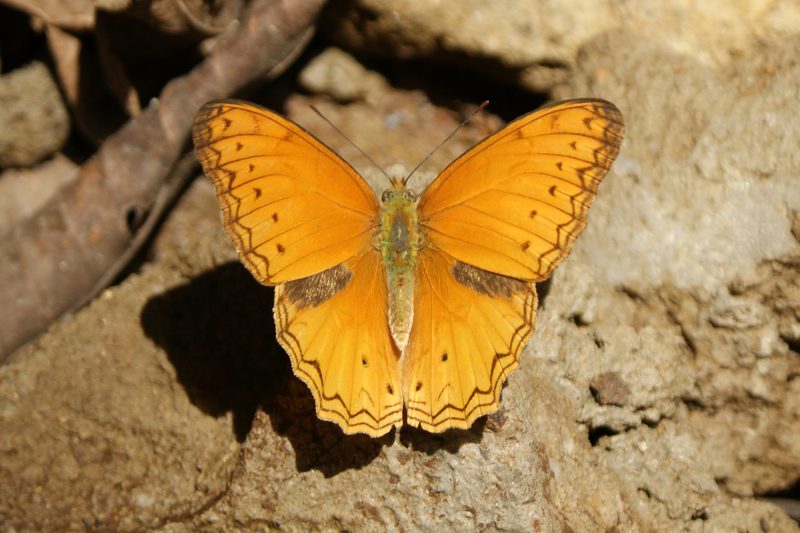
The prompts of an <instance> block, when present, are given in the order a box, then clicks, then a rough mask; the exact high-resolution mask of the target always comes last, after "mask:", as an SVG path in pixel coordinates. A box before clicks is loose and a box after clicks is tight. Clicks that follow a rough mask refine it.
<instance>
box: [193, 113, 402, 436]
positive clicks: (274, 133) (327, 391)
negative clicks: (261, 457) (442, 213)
mask: <svg viewBox="0 0 800 533" xmlns="http://www.w3.org/2000/svg"><path fill="white" fill-rule="evenodd" d="M192 134H193V137H194V143H195V150H196V152H197V156H198V159H199V160H200V162H201V164H202V165H203V169H204V170H205V173H206V174H207V175H208V176H209V177H210V178H211V180H212V181H213V182H214V186H215V188H216V191H217V197H218V199H219V202H220V204H221V206H222V212H223V215H224V223H225V228H226V229H227V230H228V233H229V234H230V235H231V237H232V238H233V241H234V243H235V244H236V247H237V249H238V250H239V255H240V257H241V259H242V262H243V263H244V264H245V265H246V266H247V268H248V269H249V270H250V271H251V272H252V273H253V275H254V276H255V278H256V279H258V280H259V281H260V282H261V283H264V284H267V285H278V286H277V288H276V289H275V307H274V314H275V327H276V332H277V335H278V341H279V342H280V344H281V345H282V346H283V348H284V349H285V350H286V351H287V352H288V353H289V357H290V359H291V362H292V368H293V370H294V373H295V375H297V376H298V377H299V378H300V379H301V380H303V381H304V382H305V383H306V385H308V387H309V389H311V392H312V395H313V396H314V401H315V403H316V408H317V414H318V416H319V417H320V418H322V419H324V420H330V421H333V422H335V423H337V424H338V425H339V426H341V427H342V429H343V430H344V431H345V432H346V433H357V432H362V433H367V434H370V435H372V436H379V435H382V434H384V433H386V432H387V431H389V429H391V428H392V427H393V426H395V425H399V424H401V423H402V396H401V395H402V391H401V390H400V381H399V378H398V374H397V358H398V354H397V351H396V349H395V347H394V344H393V343H392V340H391V337H390V333H389V326H388V323H387V320H386V316H387V308H388V303H387V301H388V298H387V289H386V281H385V278H384V272H383V267H382V266H381V263H380V256H379V254H378V253H377V252H376V251H375V250H374V249H373V248H372V246H371V239H372V234H373V233H374V232H375V231H376V224H377V220H378V203H377V199H376V198H375V195H374V194H373V192H372V190H371V189H370V188H369V186H367V184H366V183H365V182H364V181H363V180H362V179H361V177H360V176H359V175H358V174H357V173H356V172H355V171H354V170H353V169H352V168H351V167H350V166H349V165H348V164H347V163H345V162H344V161H343V160H342V159H341V158H340V157H339V156H337V155H336V154H334V153H333V152H332V151H331V150H330V149H328V148H327V147H326V146H324V145H323V144H322V143H321V142H319V141H318V140H316V139H315V138H314V137H312V136H311V135H310V134H308V133H307V132H305V131H304V130H303V129H302V128H300V127H299V126H297V125H296V124H294V123H292V122H289V121H288V120H286V119H284V118H283V117H281V116H279V115H276V114H275V113H272V112H270V111H268V110H266V109H263V108H260V107H258V106H255V105H252V104H248V103H245V102H237V101H217V102H210V103H208V104H206V105H205V106H204V107H202V108H201V109H200V111H199V112H198V114H197V116H196V118H195V123H194V128H193V131H192Z"/></svg>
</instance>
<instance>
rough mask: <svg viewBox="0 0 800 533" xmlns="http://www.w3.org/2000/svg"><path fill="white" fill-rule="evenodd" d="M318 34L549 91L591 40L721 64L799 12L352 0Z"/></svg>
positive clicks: (645, 4)
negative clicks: (642, 41)
mask: <svg viewBox="0 0 800 533" xmlns="http://www.w3.org/2000/svg"><path fill="white" fill-rule="evenodd" d="M331 15H332V16H331V19H330V20H331V22H330V23H328V24H323V25H322V28H321V29H322V30H323V31H324V32H325V33H326V34H328V35H329V36H331V37H332V38H333V39H334V40H335V41H336V42H337V43H339V45H340V46H341V47H342V48H345V49H347V50H355V51H357V52H358V53H359V54H364V55H367V56H370V57H381V58H386V57H390V58H398V57H399V58H405V59H410V58H425V59H431V60H434V61H437V62H441V63H444V64H446V65H448V66H452V65H459V66H461V67H463V68H465V69H468V70H472V69H474V70H475V71H477V72H478V73H480V76H481V77H487V76H489V77H494V78H497V79H500V80H504V81H510V82H514V83H518V84H520V85H522V86H524V87H526V88H528V89H531V90H533V91H548V90H551V89H552V88H553V87H554V86H556V85H558V84H560V83H563V82H565V81H566V80H568V77H569V76H570V74H571V71H572V70H573V69H574V67H575V63H576V58H577V54H578V51H579V50H580V49H581V47H582V46H584V45H585V44H586V43H588V42H590V41H591V40H592V39H594V38H595V37H597V36H600V35H603V34H607V33H615V32H620V31H632V32H634V33H638V34H640V35H642V36H648V38H650V39H652V40H654V41H657V42H659V43H661V44H662V45H663V47H664V48H665V49H668V50H671V51H674V52H676V53H678V54H683V55H687V56H692V57H694V58H697V59H698V60H699V61H700V62H701V63H703V64H710V65H722V64H726V63H728V62H730V61H732V60H736V59H737V58H738V57H739V55H740V54H741V53H742V52H744V51H746V50H749V49H751V48H753V47H755V46H758V43H759V42H760V41H761V39H762V36H764V35H769V36H771V37H772V38H774V39H775V40H776V41H777V40H780V39H781V38H783V37H786V36H791V35H796V34H797V28H799V27H800V8H798V6H797V4H795V3H793V2H778V3H777V4H774V5H773V4H770V5H769V7H766V6H762V5H760V4H754V3H752V2H735V3H727V4H719V3H718V2H701V3H699V4H698V3H691V4H674V3H661V2H659V3H655V4H654V3H653V2H649V1H647V0H637V1H633V2H626V4H625V6H624V8H621V7H619V6H615V5H614V4H608V3H598V2H593V1H588V0H582V1H578V2H569V3H554V2H545V1H533V2H532V1H529V0H506V1H504V2H501V3H493V4H491V6H490V5H487V4H486V3H485V2H483V1H481V0H468V1H462V2H457V3H453V2H425V1H403V0H349V1H348V2H340V3H338V4H337V8H336V9H334V10H331Z"/></svg>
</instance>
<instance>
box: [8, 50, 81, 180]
mask: <svg viewBox="0 0 800 533" xmlns="http://www.w3.org/2000/svg"><path fill="white" fill-rule="evenodd" d="M68 134H69V114H68V113H67V110H66V107H65V106H64V102H63V101H62V100H61V95H60V94H59V92H58V87H56V84H55V82H54V81H53V77H52V76H51V75H50V71H48V70H47V67H46V66H45V65H44V64H43V63H40V62H38V61H37V62H33V63H30V64H29V65H27V66H25V67H21V68H18V69H16V70H14V71H12V72H9V73H8V74H4V75H3V76H0V167H24V166H31V165H34V164H36V163H38V162H39V161H41V160H42V159H44V158H46V157H48V156H51V155H53V154H54V153H55V152H56V151H57V150H58V149H60V148H61V146H62V145H63V144H64V142H65V141H66V139H67V135H68Z"/></svg>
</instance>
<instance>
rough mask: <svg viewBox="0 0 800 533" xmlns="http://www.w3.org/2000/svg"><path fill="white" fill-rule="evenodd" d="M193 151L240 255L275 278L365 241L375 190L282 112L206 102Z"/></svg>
mask: <svg viewBox="0 0 800 533" xmlns="http://www.w3.org/2000/svg"><path fill="white" fill-rule="evenodd" d="M192 136H193V138H194V145H195V151H196V153H197V157H198V159H199V160H200V163H201V164H202V166H203V170H204V171H205V173H206V174H207V175H208V176H209V177H210V178H211V180H212V181H213V183H214V187H215V189H216V191H217V197H218V198H219V202H220V205H221V206H222V212H223V218H224V223H225V228H226V229H227V230H228V233H229V234H230V235H231V237H232V238H233V241H234V243H235V244H236V248H237V249H238V251H239V255H240V257H241V259H242V262H243V263H244V264H245V266H247V268H248V269H249V270H250V272H252V273H253V275H254V276H255V277H256V279H258V280H259V281H260V282H261V283H264V284H267V285H275V284H278V283H282V282H284V281H288V280H292V279H298V278H302V277H305V276H310V275H312V274H316V273H318V272H321V271H323V270H325V269H327V268H331V267H333V266H335V265H338V264H340V263H342V262H343V261H345V260H346V259H348V258H351V257H353V256H354V255H355V254H356V253H358V252H359V251H360V250H361V249H362V248H363V247H364V245H365V243H367V242H368V241H369V239H370V238H371V234H372V232H373V230H374V228H375V225H376V223H377V217H378V201H377V198H376V197H375V194H374V193H373V192H372V190H371V189H370V188H369V186H368V185H367V184H366V183H365V182H364V180H363V179H362V178H361V177H360V176H359V175H358V174H357V173H356V171H355V170H353V168H352V167H351V166H350V165H348V164H347V163H346V162H345V161H344V160H343V159H342V158H340V157H339V156H338V155H336V154H335V153H333V152H332V151H331V150H330V149H329V148H327V147H326V146H325V145H324V144H322V143H321V142H320V141H318V140H316V139H315V138H314V137H313V136H311V135H310V134H309V133H307V132H306V131H304V130H303V129H302V128H300V127H299V126H297V125H296V124H294V123H293V122H290V121H288V120H286V119H285V118H283V117H281V116H280V115H277V114H276V113H273V112H271V111H268V110H267V109H264V108H261V107H259V106H256V105H254V104H249V103H245V102H239V101H235V100H222V101H214V102H209V103H207V104H206V105H204V106H203V107H202V108H201V109H200V111H198V113H197V115H196V117H195V121H194V126H193V129H192Z"/></svg>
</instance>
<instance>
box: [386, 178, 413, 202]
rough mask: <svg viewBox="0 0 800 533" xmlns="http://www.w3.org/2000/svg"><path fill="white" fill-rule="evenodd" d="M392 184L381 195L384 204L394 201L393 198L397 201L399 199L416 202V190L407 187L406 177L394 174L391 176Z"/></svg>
mask: <svg viewBox="0 0 800 533" xmlns="http://www.w3.org/2000/svg"><path fill="white" fill-rule="evenodd" d="M389 180H390V182H391V185H390V186H389V188H388V189H386V190H385V191H383V194H382V195H381V202H383V203H384V204H386V203H389V202H392V201H393V200H394V201H396V200H398V199H401V200H403V201H404V202H416V201H417V195H416V194H415V193H414V191H412V190H410V189H409V188H408V187H406V178H401V177H397V176H394V175H393V176H392V177H391V178H389Z"/></svg>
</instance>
